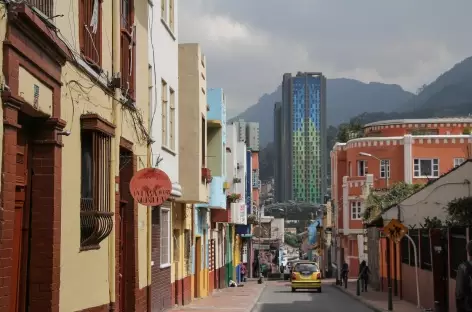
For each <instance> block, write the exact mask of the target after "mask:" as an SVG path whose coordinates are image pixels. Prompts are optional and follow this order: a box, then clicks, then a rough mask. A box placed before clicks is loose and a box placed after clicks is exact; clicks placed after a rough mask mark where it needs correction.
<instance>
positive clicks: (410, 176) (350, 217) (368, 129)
mask: <svg viewBox="0 0 472 312" xmlns="http://www.w3.org/2000/svg"><path fill="white" fill-rule="evenodd" d="M470 128H472V118H437V119H404V120H388V121H379V122H374V123H371V124H367V125H365V127H364V129H363V133H362V135H361V136H362V137H358V138H355V139H351V140H349V141H348V142H346V143H336V144H335V146H334V147H333V150H332V151H331V172H332V183H331V193H332V194H331V198H332V204H333V207H332V209H333V212H334V220H333V223H334V226H335V231H336V235H335V237H336V239H335V246H336V259H337V260H336V261H335V262H337V263H342V262H343V261H346V262H347V263H348V264H349V267H351V268H353V270H351V272H350V274H351V276H352V277H354V276H357V268H358V266H359V262H360V261H362V260H368V250H367V249H366V247H364V246H363V245H364V243H363V242H364V228H363V218H362V216H363V213H364V209H365V200H366V199H367V196H368V195H369V192H370V191H371V190H372V189H385V188H388V187H389V186H392V185H393V184H394V183H397V182H405V183H426V182H428V181H429V180H432V179H437V178H439V177H440V176H441V175H442V174H444V173H446V172H448V171H450V170H451V169H452V168H454V167H456V166H459V165H460V164H461V163H463V162H464V161H465V160H466V159H468V158H470V157H471V154H470V153H471V151H472V137H471V135H470V134H463V133H469V131H470V130H469V129H470ZM395 252H398V251H395Z"/></svg>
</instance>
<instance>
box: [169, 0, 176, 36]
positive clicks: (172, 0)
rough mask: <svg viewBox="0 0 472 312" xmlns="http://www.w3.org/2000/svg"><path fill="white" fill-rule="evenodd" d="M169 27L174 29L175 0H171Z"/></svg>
mask: <svg viewBox="0 0 472 312" xmlns="http://www.w3.org/2000/svg"><path fill="white" fill-rule="evenodd" d="M169 28H170V30H172V32H173V31H174V28H175V25H174V0H169Z"/></svg>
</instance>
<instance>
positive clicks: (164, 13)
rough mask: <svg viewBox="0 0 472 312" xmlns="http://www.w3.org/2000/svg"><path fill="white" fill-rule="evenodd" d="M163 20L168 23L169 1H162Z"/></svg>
mask: <svg viewBox="0 0 472 312" xmlns="http://www.w3.org/2000/svg"><path fill="white" fill-rule="evenodd" d="M161 18H162V19H163V20H164V21H166V22H167V0H161Z"/></svg>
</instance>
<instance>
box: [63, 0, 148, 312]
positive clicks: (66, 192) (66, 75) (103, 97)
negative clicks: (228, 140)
mask: <svg viewBox="0 0 472 312" xmlns="http://www.w3.org/2000/svg"><path fill="white" fill-rule="evenodd" d="M77 5H78V2H76V1H72V2H68V1H59V2H57V3H56V10H57V12H69V11H72V12H78V7H77ZM102 9H103V12H112V2H111V1H105V2H103V4H102ZM135 10H136V11H135V12H136V17H135V21H136V38H137V48H136V54H137V56H136V58H137V62H136V66H137V68H136V70H137V72H138V73H140V72H141V73H142V72H147V70H148V64H147V52H148V47H147V4H143V5H139V4H137V5H136V6H135ZM102 18H103V19H102V23H103V24H102V33H103V40H102V51H103V52H102V53H103V63H102V67H103V70H104V71H105V72H109V73H110V74H111V73H112V57H111V56H112V50H111V49H112V47H111V46H110V45H109V44H108V43H107V40H106V38H107V37H108V38H110V40H111V38H112V37H113V35H112V14H103V16H102ZM116 22H117V23H119V20H117V21H116ZM69 23H75V24H76V25H77V26H76V27H71V26H70V24H69ZM56 25H57V26H58V28H60V29H61V34H62V35H63V37H64V38H65V40H66V41H67V42H69V43H70V45H71V48H72V49H74V50H75V51H78V46H79V42H78V40H79V36H78V32H79V27H78V15H77V14H75V15H70V16H69V18H63V19H57V20H56ZM118 42H119V41H118ZM110 44H111V43H110ZM143 60H144V61H143ZM136 79H137V83H136V85H137V90H136V94H137V95H136V103H137V106H138V108H139V110H140V111H141V112H142V117H143V118H142V120H143V121H144V124H143V126H144V127H145V128H147V121H148V92H147V86H148V76H147V75H139V74H138V75H137V77H136ZM62 82H63V86H62V107H61V118H62V119H64V120H65V121H66V122H67V126H66V129H67V130H70V131H71V134H70V136H64V137H63V142H64V148H63V149H62V153H63V155H62V166H63V170H62V194H63V195H62V214H61V231H62V241H61V291H60V306H61V310H62V311H76V310H81V309H85V308H88V307H95V306H100V305H103V304H106V303H108V302H110V301H114V292H112V294H111V295H110V284H111V283H114V276H115V256H116V255H115V253H114V250H115V241H114V232H112V234H111V235H110V236H109V237H108V238H107V239H105V240H104V241H103V242H102V243H101V244H100V245H101V249H99V250H91V251H84V252H79V247H80V246H79V244H80V226H79V225H80V214H79V212H80V206H79V205H80V183H81V182H80V180H81V179H80V176H81V171H80V166H78V165H77V164H80V155H81V154H80V148H81V147H80V115H81V114H83V113H88V112H94V113H97V114H98V115H100V116H101V117H102V118H105V119H107V120H108V121H110V122H112V123H114V124H115V125H116V129H115V133H116V135H115V138H114V139H113V141H112V164H111V171H112V175H113V176H118V175H119V163H118V161H117V160H118V159H119V148H118V146H119V139H120V137H121V136H122V137H124V138H126V139H128V140H129V141H131V142H134V151H133V152H134V153H135V154H136V155H139V156H138V164H137V166H138V170H139V169H142V168H144V167H146V166H147V147H146V144H145V143H143V142H141V143H140V142H138V139H137V137H138V134H136V130H135V127H134V125H133V117H131V113H130V112H129V111H128V110H123V109H121V107H120V105H121V104H120V105H118V106H117V107H116V111H115V112H116V113H117V114H116V115H115V116H113V114H112V112H113V110H112V107H113V106H112V102H113V98H112V96H110V95H107V94H106V93H105V92H104V91H103V90H102V89H101V88H100V87H99V86H97V85H96V84H95V82H96V80H94V81H92V80H91V79H90V78H89V76H87V75H86V74H85V73H84V72H83V71H81V70H80V69H78V68H77V67H75V66H74V65H72V64H70V63H67V64H66V65H65V67H64V68H63V75H62ZM84 86H85V88H84ZM113 181H114V179H112V182H113ZM110 191H111V194H114V192H115V185H114V183H113V184H112V185H110ZM110 205H111V210H112V211H114V210H115V209H114V207H115V197H114V196H111V201H110ZM138 225H139V227H138V248H139V254H138V261H139V287H140V288H143V287H145V286H147V285H148V282H147V281H148V280H147V254H148V253H147V233H148V232H147V230H146V229H147V215H146V208H145V207H142V206H140V205H139V206H138ZM114 230H115V231H116V230H117V227H116V226H114ZM110 242H112V244H111V245H110V244H109V243H110ZM84 285H87V287H84ZM112 287H114V286H112Z"/></svg>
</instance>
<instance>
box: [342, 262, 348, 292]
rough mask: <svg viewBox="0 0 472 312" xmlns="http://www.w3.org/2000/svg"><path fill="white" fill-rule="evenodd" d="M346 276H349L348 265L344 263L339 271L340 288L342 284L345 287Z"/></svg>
mask: <svg viewBox="0 0 472 312" xmlns="http://www.w3.org/2000/svg"><path fill="white" fill-rule="evenodd" d="M348 274H349V264H347V262H344V264H343V266H342V269H341V286H342V285H343V283H344V286H345V287H347V278H348Z"/></svg>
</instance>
